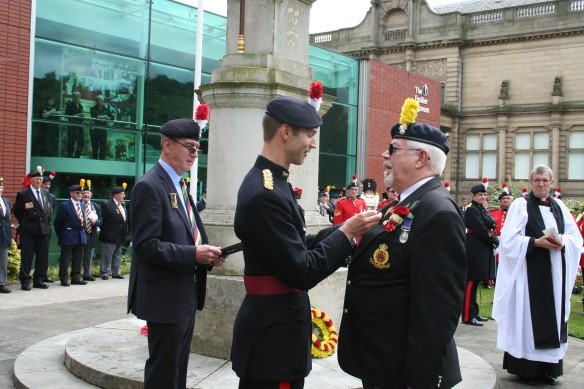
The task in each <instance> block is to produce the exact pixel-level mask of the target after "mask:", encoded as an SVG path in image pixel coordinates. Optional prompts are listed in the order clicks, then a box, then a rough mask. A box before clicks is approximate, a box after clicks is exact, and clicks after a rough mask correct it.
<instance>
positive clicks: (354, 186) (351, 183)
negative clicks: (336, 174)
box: [347, 181, 359, 189]
mask: <svg viewBox="0 0 584 389" xmlns="http://www.w3.org/2000/svg"><path fill="white" fill-rule="evenodd" d="M358 187H359V185H357V184H355V183H354V182H353V181H351V182H349V183H348V184H347V189H351V188H358Z"/></svg>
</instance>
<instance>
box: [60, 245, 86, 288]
mask: <svg viewBox="0 0 584 389" xmlns="http://www.w3.org/2000/svg"><path fill="white" fill-rule="evenodd" d="M84 248H85V245H84V244H78V245H61V256H60V257H59V279H60V280H61V281H66V280H67V269H68V268H69V258H71V279H72V280H76V281H79V280H81V279H82V278H81V261H82V259H83V249H84Z"/></svg>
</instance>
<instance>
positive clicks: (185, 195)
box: [180, 178, 201, 246]
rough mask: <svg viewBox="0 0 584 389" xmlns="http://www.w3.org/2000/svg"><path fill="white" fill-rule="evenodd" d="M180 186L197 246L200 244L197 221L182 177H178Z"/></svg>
mask: <svg viewBox="0 0 584 389" xmlns="http://www.w3.org/2000/svg"><path fill="white" fill-rule="evenodd" d="M180 187H181V189H182V194H183V200H184V204H185V207H186V209H187V215H188V216H189V220H190V221H191V228H192V230H193V239H194V240H195V246H198V245H200V244H201V236H200V235H199V228H198V227H197V223H196V222H195V214H194V213H193V208H192V207H191V202H190V200H189V194H188V192H187V186H186V185H185V181H184V180H183V179H182V178H181V179H180Z"/></svg>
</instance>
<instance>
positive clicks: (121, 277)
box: [112, 274, 125, 280]
mask: <svg viewBox="0 0 584 389" xmlns="http://www.w3.org/2000/svg"><path fill="white" fill-rule="evenodd" d="M112 278H117V279H118V280H123V279H125V277H124V276H123V275H121V274H116V275H115V276H112Z"/></svg>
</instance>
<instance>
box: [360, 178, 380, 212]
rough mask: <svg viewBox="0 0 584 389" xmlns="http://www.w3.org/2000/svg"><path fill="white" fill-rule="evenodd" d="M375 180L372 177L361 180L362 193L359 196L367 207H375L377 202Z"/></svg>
mask: <svg viewBox="0 0 584 389" xmlns="http://www.w3.org/2000/svg"><path fill="white" fill-rule="evenodd" d="M376 191H377V181H375V180H374V179H373V178H366V179H364V180H363V193H362V194H361V198H362V199H363V201H365V205H366V207H367V209H374V210H376V209H377V205H378V204H379V196H378V195H377V192H376Z"/></svg>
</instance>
